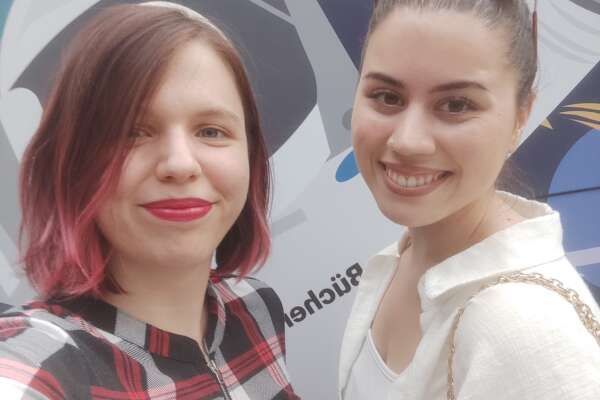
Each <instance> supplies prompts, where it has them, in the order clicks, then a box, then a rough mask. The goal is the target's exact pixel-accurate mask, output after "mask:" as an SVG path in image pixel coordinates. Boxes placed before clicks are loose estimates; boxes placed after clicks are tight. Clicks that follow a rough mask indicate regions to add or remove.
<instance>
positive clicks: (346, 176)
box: [335, 151, 359, 182]
mask: <svg viewBox="0 0 600 400" xmlns="http://www.w3.org/2000/svg"><path fill="white" fill-rule="evenodd" d="M358 174H359V171H358V166H357V165H356V158H355V157H354V152H353V151H351V152H350V153H348V155H347V156H346V157H344V159H343V160H342V162H341V163H340V165H339V167H338V169H337V171H336V173H335V180H336V181H338V182H346V181H349V180H350V179H352V178H354V177H355V176H356V175H358Z"/></svg>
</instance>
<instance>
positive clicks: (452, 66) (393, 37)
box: [363, 7, 513, 85]
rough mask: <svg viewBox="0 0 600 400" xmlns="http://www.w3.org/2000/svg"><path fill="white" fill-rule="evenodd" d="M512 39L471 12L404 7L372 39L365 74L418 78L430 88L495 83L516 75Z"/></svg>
mask: <svg viewBox="0 0 600 400" xmlns="http://www.w3.org/2000/svg"><path fill="white" fill-rule="evenodd" d="M507 37H508V35H507V34H506V32H504V31H503V30H502V29H498V28H494V29H492V28H489V27H488V26H486V25H485V23H484V21H482V20H481V19H480V18H479V17H477V16H476V15H475V14H473V13H470V12H457V11H449V10H435V11H431V10H412V9H410V8H402V7H400V8H397V9H396V10H394V11H393V12H392V13H390V15H388V16H387V17H386V18H385V19H384V20H383V21H382V22H381V23H380V24H379V26H378V27H377V29H375V31H374V32H373V33H372V35H371V37H370V38H369V42H368V47H367V49H366V52H365V59H364V63H363V70H368V69H374V70H381V72H385V73H388V74H390V75H392V76H396V77H398V78H401V79H407V77H414V78H415V79H418V80H421V81H422V83H428V84H430V85H436V84H439V83H443V82H447V81H451V80H456V79H471V80H473V79H477V80H482V81H486V80H493V79H494V78H499V77H504V76H505V75H507V74H508V75H512V73H513V71H512V69H511V68H509V63H508V60H507V52H508V40H507ZM398 75H401V76H398Z"/></svg>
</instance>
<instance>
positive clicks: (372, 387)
mask: <svg viewBox="0 0 600 400" xmlns="http://www.w3.org/2000/svg"><path fill="white" fill-rule="evenodd" d="M396 379H398V374H396V373H394V371H392V370H391V369H390V368H389V367H388V366H387V365H386V363H385V361H383V359H382V358H381V356H380V354H379V352H378V351H377V347H375V342H374V341H373V336H372V334H371V329H369V331H368V333H367V337H366V339H365V341H364V343H363V345H362V347H361V350H360V353H359V354H358V357H357V358H356V362H355V363H354V367H353V368H352V371H351V372H350V377H349V379H348V387H347V389H346V394H345V397H344V398H345V400H364V399H385V398H386V397H387V395H388V393H389V392H390V388H391V387H392V383H394V381H395V380H396Z"/></svg>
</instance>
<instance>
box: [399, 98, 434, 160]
mask: <svg viewBox="0 0 600 400" xmlns="http://www.w3.org/2000/svg"><path fill="white" fill-rule="evenodd" d="M432 133H433V132H432V124H431V121H430V118H429V117H428V115H427V112H426V111H425V110H422V109H421V108H420V107H418V106H416V105H415V106H412V107H409V108H407V109H406V110H404V112H403V113H401V114H399V115H398V120H397V121H396V124H395V125H394V128H393V131H392V133H391V134H390V136H389V138H388V141H387V145H388V147H389V148H390V149H391V150H392V151H393V152H394V153H397V154H398V155H401V156H406V157H408V156H418V155H431V154H434V153H435V151H436V143H435V140H434V137H433V135H432Z"/></svg>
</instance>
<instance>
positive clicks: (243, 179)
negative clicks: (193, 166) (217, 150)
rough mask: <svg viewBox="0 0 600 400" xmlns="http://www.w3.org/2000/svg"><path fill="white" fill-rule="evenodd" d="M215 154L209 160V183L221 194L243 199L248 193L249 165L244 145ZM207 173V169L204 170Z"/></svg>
mask: <svg viewBox="0 0 600 400" xmlns="http://www.w3.org/2000/svg"><path fill="white" fill-rule="evenodd" d="M229 150H232V151H227V152H223V153H222V154H219V155H217V156H216V157H215V158H214V159H213V161H212V162H211V168H210V174H211V179H210V180H211V183H212V184H213V186H214V187H215V188H216V189H217V190H218V191H219V192H220V193H221V194H222V195H223V196H227V197H230V198H232V199H238V201H239V199H240V198H241V199H243V200H244V201H245V199H246V196H247V194H248V185H249V182H250V166H249V161H248V153H247V149H246V148H245V147H242V146H240V148H236V149H235V150H234V149H229ZM205 172H206V173H207V174H208V173H209V171H205Z"/></svg>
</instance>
